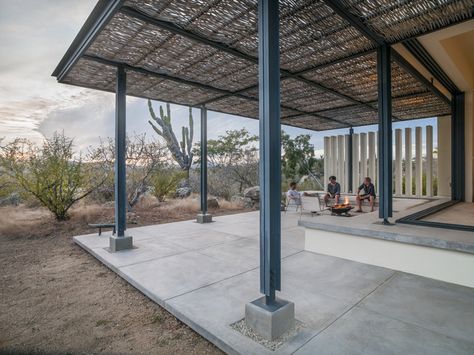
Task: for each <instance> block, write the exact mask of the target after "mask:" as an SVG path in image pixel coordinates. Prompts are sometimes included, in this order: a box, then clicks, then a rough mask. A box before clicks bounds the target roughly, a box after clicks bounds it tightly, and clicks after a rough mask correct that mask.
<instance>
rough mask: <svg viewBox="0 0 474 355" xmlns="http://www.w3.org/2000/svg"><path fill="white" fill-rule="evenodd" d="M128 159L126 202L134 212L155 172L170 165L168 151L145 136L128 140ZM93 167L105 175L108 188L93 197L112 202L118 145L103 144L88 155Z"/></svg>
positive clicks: (102, 187)
mask: <svg viewBox="0 0 474 355" xmlns="http://www.w3.org/2000/svg"><path fill="white" fill-rule="evenodd" d="M126 148H127V149H126V152H125V155H126V156H125V159H126V164H127V169H126V174H127V201H128V204H129V207H130V208H133V207H134V206H135V205H136V204H137V202H138V201H139V200H140V198H141V197H142V196H143V195H144V194H145V192H146V191H147V189H148V187H149V185H150V180H151V176H152V174H153V172H154V171H155V170H156V169H158V168H160V167H162V166H164V164H165V162H166V161H167V159H168V157H167V152H166V147H165V146H164V145H163V144H162V143H160V142H158V141H155V140H148V139H147V137H146V134H134V135H131V136H127V138H126ZM89 156H90V160H91V161H93V162H94V166H95V167H97V168H100V169H101V170H102V171H103V172H104V173H105V174H106V175H107V179H106V181H105V184H103V186H101V188H100V189H98V190H97V191H96V193H94V196H93V197H94V199H95V200H96V201H97V202H103V201H110V200H112V199H113V196H114V162H115V141H114V140H113V139H112V138H107V139H105V140H101V142H100V144H99V146H97V147H95V148H93V149H91V150H90V152H89Z"/></svg>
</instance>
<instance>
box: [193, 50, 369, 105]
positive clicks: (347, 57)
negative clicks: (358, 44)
mask: <svg viewBox="0 0 474 355" xmlns="http://www.w3.org/2000/svg"><path fill="white" fill-rule="evenodd" d="M375 51H376V49H369V50H363V51H361V52H357V53H353V54H350V55H348V56H345V57H342V58H339V59H336V60H334V61H332V62H327V63H322V64H318V65H315V66H312V67H309V68H306V69H303V70H300V71H297V72H295V73H294V74H297V75H302V74H306V73H308V72H310V71H313V70H319V69H322V68H326V67H329V66H331V65H334V64H338V63H342V62H345V61H348V60H351V59H355V58H359V57H363V56H364V55H368V54H371V53H373V52H375ZM288 78H289V77H287V76H284V77H282V78H281V79H280V80H286V79H288ZM257 88H258V84H257V85H250V86H247V87H245V88H242V89H239V90H237V91H234V93H237V94H242V93H244V92H247V91H250V90H254V89H257ZM229 96H232V94H230V93H229V94H227V95H223V96H218V97H214V98H212V99H209V100H206V101H203V102H201V103H200V104H199V105H207V104H209V103H211V102H216V101H219V100H221V99H225V98H226V97H229ZM351 106H354V105H351Z"/></svg>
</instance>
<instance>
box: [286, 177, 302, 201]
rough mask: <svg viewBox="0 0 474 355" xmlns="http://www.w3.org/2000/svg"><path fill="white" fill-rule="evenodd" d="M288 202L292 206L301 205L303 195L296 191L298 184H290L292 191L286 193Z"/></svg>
mask: <svg viewBox="0 0 474 355" xmlns="http://www.w3.org/2000/svg"><path fill="white" fill-rule="evenodd" d="M286 197H287V198H288V202H289V203H290V204H292V205H297V206H300V205H301V193H300V192H298V191H297V190H296V182H292V183H290V189H289V190H288V192H287V193H286Z"/></svg>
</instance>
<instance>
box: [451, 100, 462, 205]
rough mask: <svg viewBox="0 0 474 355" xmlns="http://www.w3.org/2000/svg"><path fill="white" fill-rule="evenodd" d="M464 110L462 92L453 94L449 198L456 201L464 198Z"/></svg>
mask: <svg viewBox="0 0 474 355" xmlns="http://www.w3.org/2000/svg"><path fill="white" fill-rule="evenodd" d="M464 111H465V107H464V93H463V92H461V93H456V94H454V95H453V99H452V117H451V154H452V157H451V198H452V199H453V200H456V201H464V199H465V175H464V174H465V162H464V157H465V138H464V129H465V127H464V120H465V117H464V116H465V112H464Z"/></svg>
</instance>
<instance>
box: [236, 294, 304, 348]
mask: <svg viewBox="0 0 474 355" xmlns="http://www.w3.org/2000/svg"><path fill="white" fill-rule="evenodd" d="M245 323H246V324H247V326H249V327H250V328H252V330H253V331H255V332H256V333H258V334H260V335H261V336H263V337H264V338H266V339H268V340H271V341H273V340H275V339H277V338H279V337H280V336H282V335H283V334H284V333H285V332H287V331H288V330H290V329H291V328H292V327H293V326H294V324H295V304H294V303H293V302H289V301H285V300H282V299H276V301H275V303H274V304H272V305H267V304H265V297H262V298H259V299H257V300H255V301H253V302H250V303H247V304H246V305H245Z"/></svg>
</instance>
